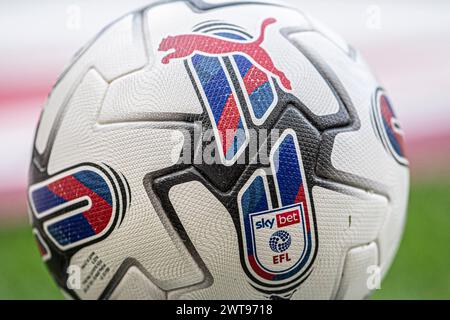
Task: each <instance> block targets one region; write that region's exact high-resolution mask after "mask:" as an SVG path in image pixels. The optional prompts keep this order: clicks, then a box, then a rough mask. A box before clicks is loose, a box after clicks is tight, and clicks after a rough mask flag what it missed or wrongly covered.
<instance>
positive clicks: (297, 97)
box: [28, 0, 409, 299]
mask: <svg viewBox="0 0 450 320" xmlns="http://www.w3.org/2000/svg"><path fill="white" fill-rule="evenodd" d="M408 184H409V169H408V161H407V158H406V156H405V148H404V142H403V132H402V130H401V127H400V125H399V122H398V120H397V117H396V115H395V112H394V110H393V109H392V106H391V103H390V101H389V99H388V97H387V95H386V93H385V91H384V89H383V88H381V87H380V85H379V83H378V81H377V80H376V79H375V78H374V77H373V76H372V74H371V73H370V72H369V69H368V67H367V66H366V64H365V63H364V61H363V60H362V58H361V56H360V55H359V54H358V52H357V51H355V50H354V49H353V48H351V47H350V46H349V45H347V44H346V43H345V42H344V41H342V40H341V39H340V38H339V37H337V36H336V35H334V34H333V33H332V32H330V31H329V30H328V29H326V28H324V27H323V26H320V25H319V24H318V23H317V22H316V21H314V20H312V19H311V18H310V17H308V16H306V15H305V14H303V13H302V12H299V11H297V10H295V9H292V8H287V7H284V6H282V5H279V4H268V3H257V2H255V3H252V2H248V1H246V2H242V3H239V2H232V3H226V2H225V3H215V4H208V3H204V2H202V1H198V0H195V1H194V0H192V1H172V2H170V1H164V2H161V3H155V4H153V5H150V6H148V7H146V8H144V9H142V10H140V11H138V12H134V13H131V14H128V15H126V16H124V17H123V18H121V19H119V20H117V21H116V22H114V23H113V24H111V25H110V26H109V27H107V28H106V29H105V30H103V31H102V32H101V33H100V34H99V35H98V36H97V37H96V38H95V39H94V41H92V42H91V43H89V44H88V45H87V46H86V47H85V48H83V49H82V50H81V51H80V52H79V53H78V55H77V56H76V57H75V58H74V61H73V62H72V64H71V66H70V67H69V68H68V69H67V70H66V71H65V72H64V74H63V75H62V76H61V78H60V79H59V80H58V82H57V84H56V85H55V87H54V89H53V92H52V93H51V95H50V96H49V98H48V101H47V103H46V106H45V108H44V111H43V113H42V116H41V119H40V123H39V126H38V129H37V132H36V137H35V143H34V149H33V156H32V162H31V169H30V183H29V189H28V197H29V207H30V216H31V220H32V225H33V233H34V235H35V237H36V241H37V243H38V246H39V250H40V252H41V254H42V257H43V260H44V261H45V263H46V265H47V267H48V269H49V270H50V272H51V274H52V275H53V277H54V279H55V280H56V282H57V284H58V286H59V287H60V288H61V290H62V291H63V292H64V293H65V294H66V295H67V296H68V297H72V298H79V299H219V298H220V299H351V298H364V297H367V296H368V295H369V294H370V292H371V291H372V290H373V289H375V288H377V287H379V281H380V278H381V277H382V276H383V275H384V274H385V273H386V271H387V270H388V268H389V265H390V264H391V262H392V259H393V257H394V255H395V252H396V249H397V246H398V243H399V241H400V238H401V234H402V229H403V225H404V221H405V216H406V204H407V196H408Z"/></svg>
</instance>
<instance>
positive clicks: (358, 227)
mask: <svg viewBox="0 0 450 320" xmlns="http://www.w3.org/2000/svg"><path fill="white" fill-rule="evenodd" d="M349 191H351V192H352V193H353V194H354V195H346V194H343V193H340V192H336V191H332V190H328V189H325V188H322V187H313V199H314V208H315V213H316V220H317V233H318V235H319V250H318V253H317V257H316V260H315V262H314V267H313V271H312V272H311V275H310V276H309V278H308V279H307V280H306V281H305V282H304V283H303V284H302V285H301V287H300V289H299V290H298V291H297V292H296V293H295V294H294V296H293V298H295V299H331V298H334V297H335V295H336V292H337V290H338V288H339V283H340V279H341V274H342V268H343V264H344V259H345V256H346V253H347V252H348V250H349V249H350V248H352V247H355V246H360V245H363V244H367V243H370V242H372V241H374V240H376V238H377V235H378V230H379V229H380V227H381V225H382V223H383V220H384V216H385V213H386V210H387V200H386V198H384V197H382V196H378V195H370V194H367V193H365V192H363V191H361V190H358V189H353V188H349ZM350 216H351V218H350Z"/></svg>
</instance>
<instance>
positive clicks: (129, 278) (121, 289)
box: [110, 266, 166, 300]
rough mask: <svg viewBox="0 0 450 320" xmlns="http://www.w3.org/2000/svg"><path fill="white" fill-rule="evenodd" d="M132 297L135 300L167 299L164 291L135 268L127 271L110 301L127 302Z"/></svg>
mask: <svg viewBox="0 0 450 320" xmlns="http://www.w3.org/2000/svg"><path fill="white" fill-rule="evenodd" d="M130 297H133V299H134V300H163V299H165V298H166V296H165V293H164V291H162V290H161V289H160V288H158V287H157V286H156V285H155V284H154V283H153V282H152V281H151V280H150V279H149V278H148V277H147V276H146V275H145V274H144V273H143V272H142V271H141V270H139V269H138V268H137V267H135V266H132V267H130V268H129V269H128V270H127V272H126V273H125V275H124V276H123V278H122V279H121V280H120V282H119V284H118V285H117V287H116V288H115V289H114V292H113V293H112V294H111V296H110V299H112V300H126V299H130Z"/></svg>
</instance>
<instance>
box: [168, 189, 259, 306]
mask: <svg viewBox="0 0 450 320" xmlns="http://www.w3.org/2000/svg"><path fill="white" fill-rule="evenodd" d="M169 197H170V200H171V202H172V204H173V206H174V209H175V211H176V212H177V215H178V217H179V218H180V220H181V222H182V224H183V226H184V228H185V230H186V232H187V234H188V236H189V238H190V240H191V241H192V243H193V245H194V246H195V248H196V250H197V251H198V253H199V255H200V257H201V258H202V260H203V261H204V263H205V264H206V267H207V268H208V270H209V271H210V272H211V274H212V276H213V278H214V282H213V284H212V285H211V286H208V287H206V288H204V289H199V290H195V291H193V292H188V293H184V294H182V295H179V296H177V295H176V294H175V295H172V296H171V295H170V294H169V298H174V297H177V298H179V299H208V298H209V299H210V298H216V299H227V300H228V299H233V300H234V299H262V298H263V295H262V294H261V293H259V292H258V291H256V290H255V289H253V288H252V287H251V286H250V284H249V283H248V281H247V278H246V276H245V274H244V271H243V269H242V266H241V263H240V260H239V242H238V239H237V235H236V229H235V226H234V223H233V221H232V220H231V216H230V214H229V213H228V211H227V209H226V208H225V207H224V206H223V205H222V204H221V203H220V202H219V200H217V199H216V198H215V197H214V196H213V195H212V194H211V192H209V191H208V189H207V188H206V187H205V186H203V185H202V184H201V183H200V182H196V181H194V182H187V183H183V184H179V185H176V186H174V187H172V188H171V189H170V192H169Z"/></svg>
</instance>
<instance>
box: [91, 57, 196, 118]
mask: <svg viewBox="0 0 450 320" xmlns="http://www.w3.org/2000/svg"><path fill="white" fill-rule="evenodd" d="M202 112H203V109H202V107H201V105H200V101H199V99H198V97H197V94H196V93H195V90H194V87H193V86H192V82H191V80H190V79H189V75H188V74H187V72H186V68H185V67H184V65H183V63H181V62H180V63H171V64H170V65H167V66H166V65H164V66H163V65H161V64H160V63H155V64H152V65H150V66H149V67H146V68H144V69H143V70H140V71H138V72H134V73H132V74H129V75H126V76H124V77H121V78H119V79H117V80H114V81H113V82H112V83H111V85H110V87H109V89H108V92H107V94H106V97H105V101H104V102H103V106H102V109H101V112H100V116H99V119H98V121H99V123H113V122H121V121H132V120H136V121H145V120H147V121H151V120H153V121H157V120H166V119H174V117H175V116H176V114H200V113H202Z"/></svg>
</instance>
